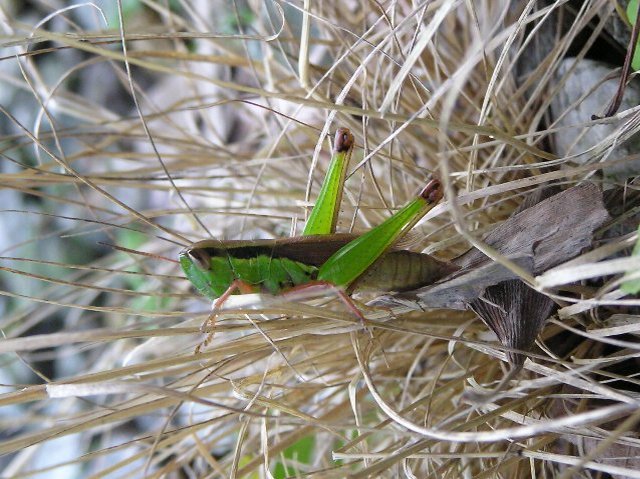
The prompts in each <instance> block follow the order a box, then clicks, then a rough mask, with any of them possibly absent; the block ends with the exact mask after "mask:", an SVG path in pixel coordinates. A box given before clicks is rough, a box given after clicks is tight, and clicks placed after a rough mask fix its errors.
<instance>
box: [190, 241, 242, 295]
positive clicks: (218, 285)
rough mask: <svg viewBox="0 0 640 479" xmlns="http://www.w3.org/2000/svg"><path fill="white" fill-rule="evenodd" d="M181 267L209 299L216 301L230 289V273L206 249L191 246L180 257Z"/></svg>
mask: <svg viewBox="0 0 640 479" xmlns="http://www.w3.org/2000/svg"><path fill="white" fill-rule="evenodd" d="M179 261H180V266H182V270H183V271H184V274H185V276H186V277H187V279H188V280H189V281H190V282H191V284H193V286H195V288H196V289H197V290H198V291H199V292H200V293H201V294H203V295H204V296H206V297H207V298H209V299H211V300H214V299H216V298H217V297H219V296H220V295H221V294H222V293H223V292H224V291H225V289H226V288H227V287H228V284H229V283H230V280H229V279H228V271H217V270H218V269H219V268H217V267H216V266H217V265H216V264H215V263H216V262H215V261H214V260H213V258H212V257H211V255H210V254H209V253H208V252H207V249H206V248H199V247H197V246H193V245H192V246H189V247H188V248H185V249H183V250H182V251H181V252H180V255H179Z"/></svg>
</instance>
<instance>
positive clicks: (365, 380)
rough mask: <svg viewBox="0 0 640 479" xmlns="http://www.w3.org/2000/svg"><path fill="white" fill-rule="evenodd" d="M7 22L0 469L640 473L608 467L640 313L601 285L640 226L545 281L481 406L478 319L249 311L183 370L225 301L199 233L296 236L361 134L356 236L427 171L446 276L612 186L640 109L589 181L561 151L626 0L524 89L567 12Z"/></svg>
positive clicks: (155, 13) (183, 6) (614, 284)
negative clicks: (539, 306)
mask: <svg viewBox="0 0 640 479" xmlns="http://www.w3.org/2000/svg"><path fill="white" fill-rule="evenodd" d="M18 3H19V2H15V3H13V4H11V3H10V4H8V5H5V6H4V7H1V10H0V14H1V15H2V18H1V21H2V25H3V32H4V38H3V46H4V48H3V50H2V51H3V54H2V67H3V68H2V70H0V80H1V81H2V83H3V87H2V89H3V90H4V93H2V94H1V95H2V99H1V100H0V105H3V106H2V143H1V145H2V151H1V153H2V165H3V166H2V176H1V178H2V186H3V191H2V192H0V193H1V195H2V201H3V205H2V208H3V209H2V210H1V211H0V218H1V219H2V229H3V231H5V233H3V236H4V241H3V242H2V263H0V264H1V267H2V270H3V272H2V276H0V284H1V286H2V296H3V299H2V301H1V302H0V308H2V311H3V314H2V317H1V319H0V324H1V327H2V332H3V334H4V335H5V337H6V339H4V340H3V341H2V342H0V352H1V353H2V361H3V362H2V373H1V374H2V376H0V377H1V379H0V382H2V383H4V384H5V386H4V387H3V391H4V393H3V394H2V395H0V405H1V406H2V408H0V412H1V415H0V420H1V421H2V427H1V428H0V429H1V430H2V431H3V434H2V440H1V441H0V453H2V457H1V458H0V461H1V462H0V464H2V468H3V469H4V474H3V475H2V476H3V477H9V476H10V477H33V476H34V475H36V474H38V473H42V474H46V475H47V477H52V476H49V474H53V473H54V471H55V472H58V473H60V474H62V475H63V476H61V477H104V476H108V477H238V478H241V477H272V476H270V474H272V475H273V477H287V476H300V477H322V478H328V477H346V476H349V477H354V478H355V477H405V476H406V477H421V478H426V477H433V478H441V477H448V478H458V477H476V478H483V477H486V478H489V477H527V476H529V475H531V476H535V477H609V476H606V475H605V473H609V474H611V475H612V476H613V477H623V476H625V475H626V476H628V477H640V475H639V474H638V472H634V470H633V469H634V467H633V464H632V463H625V461H624V460H621V461H616V460H608V459H605V458H607V457H610V456H615V457H622V458H625V457H627V456H631V457H636V456H637V452H638V445H639V439H638V437H637V434H636V431H637V428H638V426H637V421H638V420H639V419H640V407H638V405H639V403H638V391H639V388H638V378H637V364H638V363H637V361H638V359H637V357H638V352H637V350H638V346H637V341H636V339H637V334H638V330H639V329H640V327H638V324H640V323H639V322H638V319H639V318H638V314H637V313H638V310H637V307H638V306H640V301H638V300H637V299H635V298H633V297H630V296H627V297H624V295H623V294H622V293H620V290H619V289H618V288H619V281H617V280H619V278H620V274H617V276H616V275H613V276H612V272H613V273H621V272H624V271H626V270H629V269H633V268H636V267H637V264H636V263H633V262H630V263H626V265H624V264H623V265H618V269H615V266H616V265H615V264H614V265H613V268H614V271H612V269H611V268H612V266H611V264H610V263H607V260H608V259H611V258H613V255H614V254H616V253H618V252H620V251H623V250H626V251H629V248H630V247H631V246H632V245H633V243H634V242H635V239H636V236H635V235H634V234H629V233H625V234H624V235H620V234H617V235H616V234H613V235H609V236H607V237H606V238H602V239H599V241H598V243H597V248H598V249H597V250H596V252H595V253H593V252H592V253H585V254H584V255H583V256H580V257H579V258H578V259H576V260H574V263H572V264H571V265H568V266H566V267H560V272H559V273H558V272H556V275H555V276H553V275H545V276H544V277H543V278H542V279H543V281H546V282H545V283H541V286H540V289H541V290H544V291H548V292H549V293H550V294H551V292H554V291H555V290H552V289H551V288H552V287H558V286H563V285H569V284H573V283H575V284H573V290H571V291H572V294H568V293H565V294H563V295H560V296H554V297H561V298H562V300H561V301H560V305H561V306H562V309H560V312H559V313H558V315H556V316H554V317H553V318H552V320H550V321H549V322H548V324H547V326H546V328H545V330H544V332H543V334H542V336H541V338H540V340H539V343H538V345H539V348H538V349H537V350H536V351H535V352H534V353H533V354H532V355H531V356H530V359H529V360H528V361H527V362H526V364H525V369H524V370H523V371H522V373H521V374H520V375H519V376H518V377H517V378H516V379H515V380H514V381H512V382H511V383H510V386H509V388H508V389H507V390H506V391H505V394H504V396H503V397H500V398H495V400H494V401H492V402H489V403H487V404H483V405H480V406H478V405H475V404H472V403H470V402H469V401H468V400H467V398H468V396H465V394H464V393H465V391H469V390H475V389H476V388H480V387H481V386H483V387H487V388H491V387H493V386H495V384H496V383H497V382H498V381H499V380H500V379H501V378H502V377H503V375H504V374H505V370H506V364H505V363H504V362H503V360H504V358H505V353H504V348H503V347H502V346H500V345H499V344H498V343H497V342H496V341H495V338H494V337H493V336H492V335H491V334H489V332H488V330H487V328H486V326H485V325H484V324H483V323H481V322H480V321H479V320H478V319H477V318H476V317H475V316H474V315H473V314H472V313H470V312H457V311H449V310H428V309H427V310H425V311H423V312H402V311H395V314H392V313H390V312H388V311H383V310H375V311H370V312H368V315H369V316H370V317H371V319H372V321H374V322H375V327H374V328H373V331H374V337H373V338H371V337H370V336H368V335H367V334H365V333H363V332H362V331H360V329H359V327H358V325H357V324H355V323H354V320H353V318H352V317H351V316H350V315H349V314H348V312H345V311H344V310H343V308H342V306H341V305H340V303H339V302H335V301H333V302H330V303H328V304H322V305H318V304H316V303H313V302H309V303H300V304H299V303H295V304H292V303H285V302H283V301H268V302H266V303H264V304H258V306H259V310H258V311H256V309H255V307H256V304H255V302H254V303H253V304H251V305H249V306H246V307H245V306H243V304H241V303H239V302H236V303H234V304H235V306H236V307H237V309H236V310H235V311H229V312H228V313H227V314H225V315H224V317H221V318H218V321H217V322H216V324H215V336H214V338H213V340H212V342H211V344H209V345H208V347H207V348H205V349H203V350H202V352H200V353H198V354H194V348H195V347H196V346H197V345H198V344H199V343H200V342H201V341H202V340H203V335H202V334H201V333H200V325H201V324H202V323H203V322H204V321H205V319H206V318H207V317H208V315H209V310H210V304H209V303H208V302H207V301H206V300H204V299H203V298H200V297H199V296H197V295H196V294H195V293H194V292H193V290H192V289H191V287H190V285H189V283H188V282H187V281H186V280H185V279H184V277H183V275H182V273H181V271H180V268H179V266H178V265H177V263H176V261H175V259H176V255H177V252H178V251H179V249H180V248H181V247H182V246H184V245H187V244H189V243H190V242H192V241H196V240H199V239H203V238H208V237H210V236H213V237H216V238H223V239H236V238H249V239H250V238H258V237H278V236H287V235H290V234H294V233H295V232H296V231H297V232H299V231H300V230H301V228H300V226H299V224H298V223H299V222H300V221H302V220H304V217H305V212H307V211H308V207H309V205H310V204H312V202H313V198H314V197H315V196H314V195H315V194H316V193H317V191H318V186H319V183H320V181H321V180H322V178H323V174H324V171H325V168H326V164H327V159H328V141H327V139H326V138H327V134H328V133H329V132H333V131H334V130H335V128H337V127H338V126H347V127H349V128H350V129H351V130H352V131H353V132H354V133H355V135H356V139H357V149H356V153H355V155H354V162H353V164H352V169H351V171H352V172H353V174H352V175H351V177H350V179H349V181H348V183H347V189H346V194H345V199H344V202H345V205H344V208H343V211H342V219H341V223H340V230H342V231H347V230H355V231H362V230H365V229H367V228H369V227H370V226H371V225H375V224H378V223H379V222H380V221H382V219H384V218H386V217H387V216H388V215H389V214H390V211H392V210H393V209H394V208H396V207H397V206H399V205H401V204H403V203H404V202H405V201H406V200H407V199H409V198H410V197H411V195H412V193H413V192H415V191H416V189H417V188H419V187H420V186H421V185H423V184H424V182H425V180H426V179H427V178H428V177H429V175H430V174H432V173H433V174H436V175H438V176H439V177H441V178H442V179H443V181H444V182H445V184H446V187H447V200H448V201H447V203H446V206H442V207H441V208H439V209H438V210H437V214H433V215H431V218H430V219H429V221H426V222H423V223H421V225H419V226H418V227H417V228H416V233H415V235H414V236H413V237H412V239H413V240H414V241H413V242H414V244H413V246H412V247H413V248H415V249H416V250H424V249H425V248H427V249H428V251H429V252H431V253H432V254H434V255H436V256H437V257H439V258H441V259H451V258H453V257H455V256H456V255H458V254H460V253H462V252H464V251H466V250H467V249H468V248H470V247H471V244H470V243H472V244H475V245H479V246H481V245H482V243H481V241H480V240H481V238H482V234H483V233H484V232H486V231H488V230H490V228H491V225H493V224H495V223H497V222H499V221H501V220H503V219H505V218H507V217H508V216H509V215H510V214H511V212H513V210H514V209H515V208H516V207H517V206H518V204H519V203H520V202H521V199H522V196H523V193H525V192H527V191H530V190H533V189H535V188H537V187H539V186H544V185H546V184H548V183H549V182H550V181H552V182H553V183H555V184H560V185H563V186H566V185H571V184H575V183H578V182H580V181H583V180H585V179H591V180H592V181H596V182H599V183H602V184H603V186H605V187H607V188H608V187H611V186H621V185H622V184H623V183H620V182H618V183H616V182H615V181H613V180H608V179H603V176H601V175H600V172H601V169H602V168H603V165H604V164H606V161H609V160H607V156H606V153H607V151H608V149H610V148H611V146H612V145H614V144H615V143H616V141H617V140H618V139H619V138H622V136H623V135H625V136H626V135H629V134H630V132H632V133H633V132H636V131H637V130H638V126H637V121H636V116H637V112H636V111H623V112H621V113H620V114H619V118H618V119H617V120H616V121H617V125H619V127H618V130H617V131H618V135H617V136H616V135H612V136H611V137H610V138H608V139H606V140H605V141H604V142H602V143H601V144H599V145H598V148H596V149H595V150H594V151H593V152H591V155H590V157H589V159H588V161H587V162H586V163H584V164H583V166H576V165H575V164H574V163H572V162H571V158H562V157H560V158H559V157H557V156H556V154H555V153H554V152H553V148H552V145H553V139H552V137H551V134H552V132H553V128H552V127H549V128H548V113H547V112H548V106H549V103H550V102H551V100H552V98H553V96H554V95H557V94H558V90H557V85H556V82H555V80H554V78H553V76H552V73H553V72H554V70H555V69H556V68H557V67H558V64H559V62H560V60H561V59H562V58H563V56H565V55H566V51H567V49H568V46H569V44H570V43H571V42H572V41H573V40H574V39H575V38H576V37H577V36H578V33H579V31H580V30H581V29H584V28H585V27H586V26H587V25H588V24H589V22H591V23H592V24H593V22H596V23H597V19H598V18H599V17H598V16H597V15H600V16H602V17H607V16H611V15H616V13H615V12H614V11H613V8H612V5H611V3H612V2H609V1H595V0H592V1H585V2H583V4H584V6H583V8H582V10H581V11H580V13H579V19H578V20H577V21H576V25H577V26H576V28H575V29H573V30H570V31H569V32H567V33H563V34H562V35H560V36H558V38H557V42H556V44H555V45H554V47H553V52H552V54H551V55H550V56H549V59H548V62H547V63H545V64H544V65H543V66H542V67H540V68H537V69H535V70H534V71H533V73H532V74H531V77H530V78H529V80H528V81H524V82H523V78H520V77H518V75H519V74H518V63H519V62H520V63H522V62H524V64H525V65H526V64H527V56H528V55H530V53H528V52H529V50H527V49H526V48H527V45H528V44H529V39H530V38H531V36H532V35H535V32H536V30H535V29H533V27H534V26H536V25H540V24H541V22H542V21H543V20H544V19H545V18H546V17H545V16H544V15H545V14H546V13H548V12H550V11H551V10H553V9H550V10H535V9H532V10H527V11H526V13H525V14H524V15H522V16H520V17H518V15H519V13H520V12H521V11H522V8H524V7H525V3H526V2H511V3H512V4H513V5H512V10H509V8H508V7H507V5H508V4H509V3H510V2H507V1H506V0H505V1H494V0H481V1H474V2H462V1H453V0H451V1H433V2H422V3H420V2H408V1H395V2H389V3H381V4H378V3H375V2H364V3H363V2H337V1H332V0H331V1H324V2H309V3H310V4H311V10H310V15H309V17H308V18H307V20H308V21H303V19H304V18H303V15H302V14H301V8H302V6H303V2H301V1H296V2H292V3H275V2H274V3H268V2H267V3H264V4H263V2H247V3H244V2H238V3H237V4H236V3H232V2H206V1H200V2H198V1H195V2H187V1H181V0H177V1H175V2H165V1H148V2H146V6H145V7H142V6H139V7H137V8H133V9H132V10H131V11H127V12H126V15H125V17H124V18H125V25H124V28H120V27H119V23H118V12H117V10H116V9H115V7H116V2H105V3H109V4H113V5H110V8H114V10H113V11H111V12H110V11H106V12H101V11H100V10H98V9H97V7H96V5H93V4H83V5H80V6H78V8H76V9H72V10H60V11H52V10H47V9H46V7H44V6H40V7H38V8H35V9H34V10H22V11H19V10H18V9H19V5H18ZM168 3H170V5H171V10H169V9H168V7H167V4H168ZM520 3H522V5H520ZM134 5H135V3H134ZM553 8H557V6H556V7H553ZM102 13H104V15H105V17H106V20H107V21H108V22H109V23H108V25H105V23H104V19H103V18H102V16H101V15H102ZM49 14H51V17H49V18H48V17H47V16H48V15H49ZM40 22H41V23H40ZM596 30H597V29H596ZM583 31H584V30H583ZM200 32H206V33H200ZM596 35H597V31H596V32H594V33H588V34H587V35H586V36H584V35H583V37H584V38H582V37H581V40H580V41H581V42H584V44H585V45H586V44H588V43H589V42H590V41H592V40H594V39H595V37H596ZM307 36H308V38H309V43H308V45H309V48H308V50H307V48H306V47H305V46H304V44H305V41H304V39H305V38H306V37H307ZM123 40H126V43H123ZM124 45H126V48H123V46H124ZM578 50H579V51H578V55H584V54H585V51H582V50H580V49H578ZM532 61H533V60H532ZM536 66H537V65H528V67H531V68H532V69H533V68H535V67H536ZM593 113H598V112H593ZM592 125H593V124H592V123H591V122H590V120H589V119H588V118H585V119H584V123H583V124H579V125H575V127H571V128H566V127H563V129H562V131H561V133H562V134H566V135H577V132H580V131H583V129H585V128H591V127H592ZM587 131H588V130H587ZM603 161H604V162H605V163H603ZM550 166H553V168H551V169H550V168H549V167H550ZM557 166H562V167H563V168H562V169H555V168H556V167H557ZM550 172H554V173H553V174H550ZM516 180H522V181H516ZM627 187H628V188H629V189H628V191H629V192H633V190H634V189H635V187H634V185H633V182H631V181H629V183H628V185H627ZM470 192H473V193H474V195H473V198H475V199H474V201H472V202H468V203H464V202H455V201H453V200H454V199H455V198H456V197H458V196H459V195H463V194H467V193H470ZM633 213H635V210H631V212H630V213H629V212H626V213H624V212H620V213H618V216H614V217H613V218H612V221H611V224H612V225H615V224H618V223H621V222H622V221H623V220H626V219H627V217H628V216H630V215H632V214H633ZM608 226H609V225H608ZM608 226H607V227H608ZM602 233H603V232H602V231H601V232H599V234H600V235H602ZM105 243H106V244H107V245H105ZM108 244H116V245H118V246H121V247H124V248H130V249H131V250H136V251H142V252H145V253H151V254H152V255H149V256H143V255H139V254H136V253H135V252H134V251H129V252H127V251H122V250H116V249H113V248H112V247H110V246H108ZM627 254H628V253H627ZM576 264H577V265H580V266H581V268H582V269H580V268H578V269H576V268H575V267H574V266H575V265H576ZM585 265H587V266H585ZM572 268H573V269H572ZM585 268H587V270H588V273H585ZM577 280H580V281H578V282H577V283H576V281H577ZM543 286H544V287H546V288H549V289H548V290H547V289H543ZM243 308H245V309H243ZM54 448H55V449H54ZM54 451H55V452H54ZM612 451H613V452H612ZM587 453H588V454H587ZM625 464H626V465H625ZM43 477H44V476H43Z"/></svg>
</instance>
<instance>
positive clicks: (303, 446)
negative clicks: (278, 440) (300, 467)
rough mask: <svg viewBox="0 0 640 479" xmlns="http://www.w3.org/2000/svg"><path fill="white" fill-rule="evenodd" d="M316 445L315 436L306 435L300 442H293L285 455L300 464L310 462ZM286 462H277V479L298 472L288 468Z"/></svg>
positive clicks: (275, 475) (274, 475)
mask: <svg viewBox="0 0 640 479" xmlns="http://www.w3.org/2000/svg"><path fill="white" fill-rule="evenodd" d="M314 446H315V439H314V437H313V436H305V437H303V438H302V439H300V440H299V441H298V442H296V443H294V444H292V445H291V446H289V447H288V448H286V449H285V450H284V457H286V458H287V459H293V460H295V461H296V462H298V463H299V464H310V463H311V455H312V453H313V449H314ZM287 469H288V468H285V466H284V464H282V463H281V462H278V463H277V464H276V468H275V471H274V473H273V477H275V478H276V479H284V478H285V477H289V476H292V475H294V474H295V473H296V471H293V470H287Z"/></svg>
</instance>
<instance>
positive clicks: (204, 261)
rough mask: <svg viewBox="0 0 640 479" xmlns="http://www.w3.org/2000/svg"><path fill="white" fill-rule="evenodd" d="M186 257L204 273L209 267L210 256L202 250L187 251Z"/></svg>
mask: <svg viewBox="0 0 640 479" xmlns="http://www.w3.org/2000/svg"><path fill="white" fill-rule="evenodd" d="M187 257H188V258H189V259H190V260H191V261H193V263H194V264H195V265H196V266H197V267H198V268H199V269H201V270H203V271H206V270H208V269H209V266H210V265H211V256H209V255H208V254H207V252H206V251H205V250H203V249H192V250H189V251H187Z"/></svg>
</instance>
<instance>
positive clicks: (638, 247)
mask: <svg viewBox="0 0 640 479" xmlns="http://www.w3.org/2000/svg"><path fill="white" fill-rule="evenodd" d="M635 1H636V3H637V0H635ZM631 256H640V226H638V239H637V240H636V244H635V246H634V247H633V251H632V252H631ZM631 275H634V276H636V274H635V273H631V272H628V273H627V274H625V275H624V277H625V278H627V277H629V276H631ZM620 289H621V290H622V291H624V292H625V293H627V294H638V292H640V278H636V279H629V280H627V281H625V282H624V283H622V285H621V286H620Z"/></svg>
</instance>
